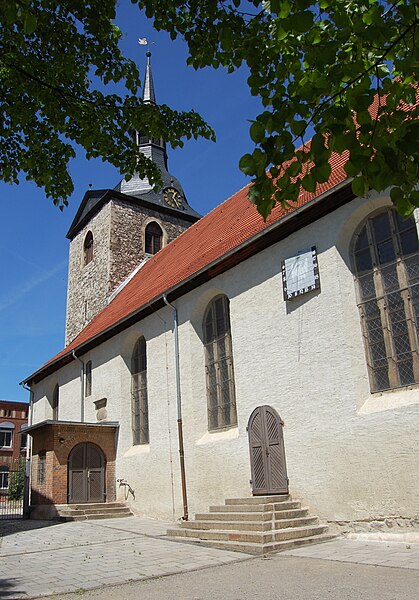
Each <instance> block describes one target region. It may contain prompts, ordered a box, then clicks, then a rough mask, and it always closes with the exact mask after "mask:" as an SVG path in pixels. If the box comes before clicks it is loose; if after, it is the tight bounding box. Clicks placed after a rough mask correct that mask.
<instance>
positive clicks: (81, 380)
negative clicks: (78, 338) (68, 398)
mask: <svg viewBox="0 0 419 600" xmlns="http://www.w3.org/2000/svg"><path fill="white" fill-rule="evenodd" d="M72 355H73V358H75V359H76V360H78V361H79V363H80V364H81V368H80V422H81V423H84V362H83V361H82V360H81V358H79V357H78V356H76V351H75V350H73V352H72Z"/></svg>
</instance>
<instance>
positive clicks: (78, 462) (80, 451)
mask: <svg viewBox="0 0 419 600" xmlns="http://www.w3.org/2000/svg"><path fill="white" fill-rule="evenodd" d="M68 482H69V490H68V496H69V498H68V500H69V503H70V504H75V503H84V502H104V500H105V457H104V455H103V452H102V451H101V449H100V448H99V447H98V446H96V445H95V444H91V443H89V442H85V443H81V444H78V445H77V446H75V447H74V448H73V450H72V451H71V452H70V456H69V458H68Z"/></svg>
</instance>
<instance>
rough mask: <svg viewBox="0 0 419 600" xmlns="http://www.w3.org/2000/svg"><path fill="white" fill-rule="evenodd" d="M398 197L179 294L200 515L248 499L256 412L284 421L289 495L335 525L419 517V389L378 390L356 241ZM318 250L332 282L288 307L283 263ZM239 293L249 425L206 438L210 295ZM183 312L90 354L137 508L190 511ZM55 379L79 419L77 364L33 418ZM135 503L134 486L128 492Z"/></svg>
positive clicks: (194, 495)
mask: <svg viewBox="0 0 419 600" xmlns="http://www.w3.org/2000/svg"><path fill="white" fill-rule="evenodd" d="M386 205H390V200H389V199H388V197H378V196H376V195H373V194H372V195H371V197H370V198H369V199H368V200H354V201H352V202H351V203H349V204H347V205H345V206H343V207H342V208H340V209H338V210H336V211H334V212H332V213H330V214H329V215H328V216H327V217H325V218H323V219H321V220H319V221H317V222H315V223H313V224H312V225H310V226H308V227H306V228H305V229H303V230H301V231H299V232H296V233H295V234H293V235H292V236H290V237H289V238H287V239H285V240H283V241H281V242H279V243H277V244H275V245H274V246H272V247H271V248H269V249H267V250H265V251H263V252H260V253H259V254H257V255H256V256H254V257H252V258H250V259H248V260H246V261H245V262H243V263H241V264H240V265H238V266H237V267H235V268H234V269H231V270H229V271H227V272H226V273H223V274H221V275H219V276H217V277H216V278H214V279H213V280H212V281H211V282H208V283H206V284H205V285H202V286H201V287H200V288H198V289H196V290H193V291H191V292H190V293H188V294H186V295H185V296H183V297H182V298H180V299H179V300H177V301H176V305H177V307H178V310H179V323H180V325H179V339H180V357H181V358H180V363H181V365H180V366H181V384H182V406H183V425H184V439H185V461H186V476H187V488H188V499H189V509H190V513H191V514H193V513H195V512H204V511H206V510H207V509H208V506H209V505H211V504H217V503H222V502H223V501H224V499H225V498H226V497H233V496H243V495H250V493H251V492H250V485H249V479H250V464H249V452H248V441H247V433H246V426H247V422H248V419H249V416H250V414H251V412H252V411H253V409H254V408H255V407H256V406H259V405H263V404H269V405H271V406H272V407H274V408H275V409H276V410H277V412H278V413H279V415H280V416H281V418H282V419H283V420H284V423H285V425H284V438H285V451H286V457H287V466H288V476H289V479H290V490H291V493H292V494H293V495H294V496H295V497H299V498H302V499H303V500H304V501H305V502H306V503H308V505H309V506H310V507H311V508H312V509H313V510H315V511H317V512H318V513H319V514H320V516H321V517H323V518H326V519H329V520H338V521H359V520H367V521H368V520H372V519H378V518H385V517H403V518H405V519H414V518H417V517H418V515H419V481H418V477H417V464H418V460H419V433H418V432H419V391H418V389H417V388H412V389H402V390H397V391H394V392H387V393H381V394H370V391H369V381H368V373H367V369H366V363H365V355H364V348H363V341H362V336H361V327H360V322H359V314H358V309H357V306H356V298H355V286H354V279H353V275H352V273H351V269H350V242H351V239H352V236H353V233H354V231H355V230H356V229H357V227H358V226H359V224H360V223H361V222H362V220H363V219H364V218H365V217H366V216H367V215H368V214H369V213H371V212H372V211H374V210H376V209H377V208H380V207H382V206H386ZM313 245H315V246H316V248H317V253H318V264H319V272H320V282H321V288H320V290H319V291H315V292H311V293H309V294H306V295H304V296H301V297H299V298H297V299H295V300H292V301H290V302H285V301H284V299H283V294H282V280H281V261H282V260H283V259H285V258H288V257H290V256H293V255H294V254H296V253H297V252H299V251H301V250H304V249H307V248H310V247H311V246H313ZM220 293H224V294H226V295H227V296H228V297H229V299H230V313H231V330H232V342H233V353H234V369H235V382H236V401H237V411H238V425H237V427H234V428H232V429H229V430H226V431H220V432H215V433H209V432H208V428H207V402H206V389H205V369H204V350H203V345H202V318H203V314H204V311H205V308H206V306H207V304H208V302H209V301H210V300H211V298H213V297H214V296H215V295H217V294H220ZM172 319H173V316H172V310H171V309H170V308H169V307H166V308H164V309H162V310H160V311H159V312H158V314H153V315H150V316H149V317H147V318H146V319H144V320H143V321H142V322H140V323H137V324H136V325H135V326H132V327H131V328H129V329H128V330H126V331H124V332H122V333H120V334H118V335H117V336H115V337H114V338H113V339H111V340H108V341H107V342H105V343H103V344H102V345H101V346H99V347H97V348H95V349H93V350H92V351H91V352H89V353H88V354H86V355H85V356H83V360H84V361H87V360H92V366H93V376H92V380H93V390H92V395H91V396H90V397H88V398H86V399H85V417H86V420H87V421H95V420H96V411H95V405H94V402H95V401H96V400H99V399H101V398H104V397H106V398H107V407H106V408H107V413H108V414H107V419H108V420H110V421H119V423H120V430H119V439H118V458H117V478H124V479H126V480H127V481H128V482H129V484H130V485H131V487H132V488H133V489H134V490H135V499H133V498H132V496H131V495H128V496H127V500H128V501H129V502H130V504H131V506H132V507H133V509H134V510H135V511H136V512H138V513H140V514H144V515H148V516H153V517H157V518H173V519H175V518H179V517H180V516H181V515H182V497H181V485H180V475H179V455H178V447H177V425H176V418H177V414H176V394H175V390H176V386H175V371H174V364H175V363H174V340H173V332H172ZM140 335H144V337H145V339H146V342H147V366H148V369H147V379H148V403H149V421H150V444H149V445H147V446H132V441H131V440H132V435H131V397H130V385H131V383H130V373H129V366H130V360H131V353H132V349H133V347H134V345H135V342H136V340H137V339H138V337H139V336H140ZM55 383H59V385H60V418H62V419H65V420H78V419H79V418H80V382H79V365H78V364H76V363H74V362H73V363H71V364H70V365H68V366H67V367H65V368H63V369H61V370H60V371H58V372H57V373H55V374H54V375H53V376H51V377H49V378H47V379H46V380H44V381H43V382H41V383H40V384H38V385H37V386H36V389H35V400H36V402H35V409H34V420H35V422H36V421H39V420H42V419H43V418H48V416H47V414H46V413H47V412H48V410H49V408H48V406H49V402H48V400H47V397H48V395H49V394H52V390H53V388H54V385H55ZM120 493H121V498H123V499H125V496H124V488H120Z"/></svg>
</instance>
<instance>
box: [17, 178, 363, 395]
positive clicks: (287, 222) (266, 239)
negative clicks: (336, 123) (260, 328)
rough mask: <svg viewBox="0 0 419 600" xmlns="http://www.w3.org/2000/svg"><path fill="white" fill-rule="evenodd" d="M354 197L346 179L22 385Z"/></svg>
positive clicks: (100, 342)
mask: <svg viewBox="0 0 419 600" xmlns="http://www.w3.org/2000/svg"><path fill="white" fill-rule="evenodd" d="M354 197H355V195H354V194H353V192H352V190H351V187H350V180H348V179H345V181H343V182H341V183H339V184H337V185H336V186H334V187H333V188H331V189H330V190H327V191H326V192H324V193H323V194H320V195H319V196H316V197H315V198H313V199H312V200H310V201H309V202H307V203H306V204H304V205H303V206H301V207H299V208H296V209H295V210H293V211H292V212H290V213H289V214H287V215H285V216H284V217H282V218H281V219H279V220H278V221H275V222H274V223H272V224H271V225H268V227H265V228H264V229H262V230H261V231H259V232H258V233H257V234H255V235H253V236H252V237H251V238H249V239H247V240H245V241H244V242H242V243H241V244H239V245H238V246H236V247H235V248H232V249H231V250H230V251H229V252H226V253H225V254H223V255H222V256H220V257H218V258H217V259H215V260H214V261H212V262H211V263H209V264H208V265H206V266H205V267H202V269H200V270H199V271H197V272H196V273H193V274H192V275H190V276H189V277H187V278H185V279H183V280H182V281H180V282H179V283H177V284H176V285H175V286H173V287H171V288H169V289H168V290H165V291H164V292H163V293H161V294H159V295H158V296H156V297H155V298H154V299H153V300H151V301H150V302H149V303H148V304H146V305H145V306H141V307H140V308H139V309H137V310H136V311H134V312H132V313H130V314H129V315H127V316H126V317H124V318H123V319H121V320H120V321H117V322H116V323H113V324H112V325H111V326H110V327H108V328H106V329H104V330H103V331H101V332H100V333H98V334H96V335H95V336H93V337H92V338H90V339H89V340H87V341H86V342H83V343H82V344H80V346H78V347H76V348H75V349H73V350H69V352H68V353H67V354H65V355H63V356H60V357H59V358H57V359H56V360H55V361H53V362H51V363H49V364H47V365H45V367H42V368H41V369H39V370H38V371H35V373H33V374H32V375H30V376H29V377H28V378H27V379H25V380H24V381H23V382H22V383H26V384H27V385H31V384H33V383H38V382H39V381H41V380H42V379H44V378H45V377H47V376H48V375H50V374H51V373H53V372H54V371H56V370H57V368H60V367H62V366H65V365H66V364H69V363H70V362H72V361H73V360H74V358H73V355H72V352H73V351H75V352H76V353H77V355H78V356H82V355H83V354H85V353H86V352H88V351H89V350H91V349H92V348H95V347H96V346H98V345H100V344H102V343H103V342H105V341H106V340H108V339H110V338H111V337H113V336H114V335H116V334H118V333H120V332H121V331H123V330H125V329H127V328H128V327H130V326H131V325H133V324H134V323H136V322H138V321H140V320H142V319H143V318H145V317H147V316H148V315H149V314H151V313H153V312H155V311H156V310H159V309H160V308H163V307H164V306H165V305H166V304H165V302H164V299H163V297H164V296H166V297H169V296H170V299H171V301H174V300H176V299H178V298H179V297H181V296H183V295H184V294H186V293H188V292H189V291H191V290H192V289H194V288H195V287H197V286H199V285H202V284H203V283H205V282H206V281H208V280H210V279H213V278H214V277H216V276H217V275H219V274H220V273H223V272H224V271H227V270H229V269H231V268H232V267H233V266H236V265H237V264H239V263H240V262H242V261H243V260H246V259H247V258H250V257H251V256H253V255H255V254H257V253H258V252H261V251H262V250H265V249H266V248H267V247H269V246H271V245H272V244H274V243H277V242H279V241H280V240H282V239H284V238H286V237H288V236H289V235H291V234H292V233H294V232H295V231H298V230H299V229H301V228H302V227H305V226H306V225H308V224H310V223H312V222H314V221H316V220H318V219H320V218H322V217H323V216H325V215H326V214H329V213H330V212H333V211H334V210H337V209H338V208H340V207H341V206H343V205H344V204H346V203H348V202H350V201H351V200H353V199H354ZM297 221H299V222H297Z"/></svg>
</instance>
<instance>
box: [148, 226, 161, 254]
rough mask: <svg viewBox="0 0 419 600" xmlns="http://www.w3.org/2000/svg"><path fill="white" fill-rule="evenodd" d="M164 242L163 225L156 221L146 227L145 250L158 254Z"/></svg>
mask: <svg viewBox="0 0 419 600" xmlns="http://www.w3.org/2000/svg"><path fill="white" fill-rule="evenodd" d="M162 243H163V231H162V229H161V227H160V226H159V225H158V224H157V223H155V222H154V221H153V222H152V223H149V224H148V225H147V227H146V228H145V251H146V253H147V254H156V252H158V251H159V250H161V247H162Z"/></svg>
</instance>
